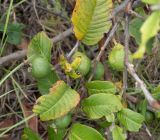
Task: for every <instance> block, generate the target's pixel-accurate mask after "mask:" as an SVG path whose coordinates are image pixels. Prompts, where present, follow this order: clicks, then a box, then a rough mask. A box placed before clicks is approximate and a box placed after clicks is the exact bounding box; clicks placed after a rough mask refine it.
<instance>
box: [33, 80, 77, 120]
mask: <svg viewBox="0 0 160 140" xmlns="http://www.w3.org/2000/svg"><path fill="white" fill-rule="evenodd" d="M79 100H80V96H79V94H78V93H77V92H76V91H75V90H73V89H71V88H70V87H69V86H68V85H67V84H66V83H65V82H64V81H57V82H56V83H55V84H54V85H53V87H52V88H51V89H50V93H49V94H47V95H43V96H41V97H39V98H38V100H37V104H36V105H34V107H33V112H34V113H36V114H38V115H39V116H40V119H41V120H42V121H48V120H53V119H57V118H60V117H62V116H64V115H66V114H67V113H68V112H69V111H71V110H72V109H73V108H74V107H76V106H77V104H78V103H79Z"/></svg>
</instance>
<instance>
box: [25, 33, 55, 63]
mask: <svg viewBox="0 0 160 140" xmlns="http://www.w3.org/2000/svg"><path fill="white" fill-rule="evenodd" d="M51 48H52V41H51V39H49V38H48V36H47V35H46V34H45V33H44V32H40V33H38V34H37V35H35V36H34V37H33V39H32V41H31V43H30V44H29V46H28V54H27V57H28V59H29V61H30V62H32V61H33V60H34V59H35V58H36V57H43V58H45V59H46V60H48V62H49V63H50V62H51Z"/></svg>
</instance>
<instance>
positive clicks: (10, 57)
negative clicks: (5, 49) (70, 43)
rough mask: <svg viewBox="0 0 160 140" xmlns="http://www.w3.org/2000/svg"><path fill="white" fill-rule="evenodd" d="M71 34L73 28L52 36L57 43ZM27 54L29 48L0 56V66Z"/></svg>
mask: <svg viewBox="0 0 160 140" xmlns="http://www.w3.org/2000/svg"><path fill="white" fill-rule="evenodd" d="M71 34H72V28H69V29H68V30H66V31H64V32H63V33H60V34H59V35H57V36H56V37H54V38H52V42H53V43H57V42H58V41H61V40H63V39H64V38H65V37H67V36H69V35H71ZM26 54H27V49H24V50H22V51H17V52H15V53H12V54H9V55H7V56H4V57H0V67H1V66H2V65H3V64H5V63H7V62H10V61H13V60H19V59H22V58H24V57H25V56H26Z"/></svg>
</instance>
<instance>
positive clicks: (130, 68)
mask: <svg viewBox="0 0 160 140" xmlns="http://www.w3.org/2000/svg"><path fill="white" fill-rule="evenodd" d="M126 66H127V70H128V72H129V73H130V74H131V76H132V77H133V78H134V79H135V81H136V82H137V83H138V84H139V86H140V88H141V89H142V91H143V93H144V96H145V97H146V99H147V100H148V102H149V104H150V106H151V107H153V108H156V109H160V104H159V102H158V101H157V100H155V99H154V98H153V96H152V95H151V93H150V92H149V91H148V89H147V87H146V85H145V83H144V82H143V81H142V80H141V79H140V78H139V76H138V75H137V74H136V72H135V70H134V66H133V64H130V63H129V62H128V63H126Z"/></svg>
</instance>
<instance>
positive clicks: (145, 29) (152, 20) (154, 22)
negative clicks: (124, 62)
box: [133, 11, 160, 58]
mask: <svg viewBox="0 0 160 140" xmlns="http://www.w3.org/2000/svg"><path fill="white" fill-rule="evenodd" d="M159 17H160V12H159V11H155V12H153V13H152V14H151V15H150V16H149V17H148V19H147V20H146V21H145V22H144V24H143V25H142V27H141V30H140V31H141V44H140V46H139V48H138V50H137V52H136V53H135V54H133V57H134V58H142V57H143V55H144V53H145V51H146V44H147V42H148V41H149V39H151V38H152V37H154V36H155V35H156V34H157V33H158V31H159V30H160V18H159Z"/></svg>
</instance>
